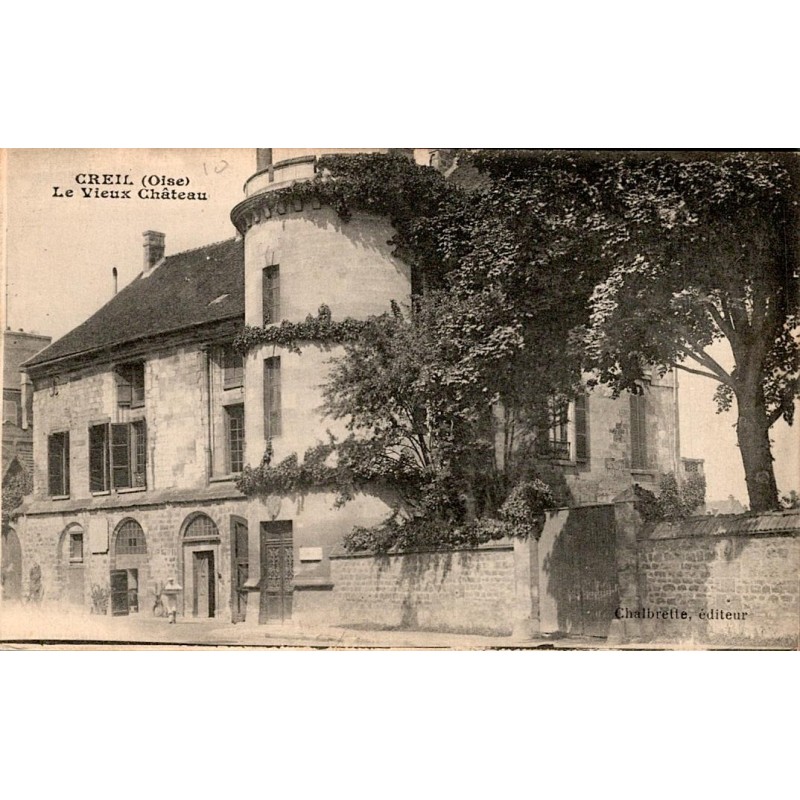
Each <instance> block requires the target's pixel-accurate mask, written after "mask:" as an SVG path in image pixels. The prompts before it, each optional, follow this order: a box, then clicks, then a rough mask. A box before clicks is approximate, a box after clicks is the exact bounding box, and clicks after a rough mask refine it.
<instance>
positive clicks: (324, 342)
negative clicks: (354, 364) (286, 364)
mask: <svg viewBox="0 0 800 800" xmlns="http://www.w3.org/2000/svg"><path fill="white" fill-rule="evenodd" d="M369 325H370V322H369V320H358V319H353V318H352V317H347V318H345V319H343V320H341V321H338V322H334V321H333V320H332V319H331V310H330V308H329V307H328V306H327V305H325V304H324V303H323V304H322V305H321V306H320V307H319V310H318V311H317V316H316V317H312V316H311V314H309V315H308V316H307V317H306V318H305V319H304V320H303V321H302V322H289V321H288V320H283V321H282V322H281V323H280V324H278V325H264V326H263V327H260V326H256V325H245V328H244V330H243V331H242V333H240V334H239V335H238V336H237V337H236V339H234V342H233V346H234V348H235V349H236V350H237V352H239V353H241V354H242V355H246V354H247V352H248V351H250V350H252V349H253V348H254V347H257V346H258V345H262V344H272V345H276V346H280V347H285V348H286V349H287V350H289V351H291V352H293V353H299V352H300V343H301V342H312V343H314V344H315V345H317V346H320V347H330V346H331V345H334V344H343V343H344V342H352V341H354V340H355V339H357V338H358V337H359V336H361V334H362V333H363V332H364V331H365V330H366V328H367V327H369Z"/></svg>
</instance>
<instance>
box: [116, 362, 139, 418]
mask: <svg viewBox="0 0 800 800" xmlns="http://www.w3.org/2000/svg"><path fill="white" fill-rule="evenodd" d="M116 372H117V405H119V406H123V407H126V408H128V407H129V408H141V407H142V406H144V364H143V363H141V362H139V363H135V364H121V365H120V366H118V367H117V370H116Z"/></svg>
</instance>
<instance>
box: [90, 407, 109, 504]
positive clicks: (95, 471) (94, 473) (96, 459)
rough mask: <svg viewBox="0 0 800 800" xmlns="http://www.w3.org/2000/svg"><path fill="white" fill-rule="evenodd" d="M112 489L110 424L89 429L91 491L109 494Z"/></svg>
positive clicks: (93, 426)
mask: <svg viewBox="0 0 800 800" xmlns="http://www.w3.org/2000/svg"><path fill="white" fill-rule="evenodd" d="M110 488H111V457H110V453H109V449H108V423H106V424H103V425H92V426H91V427H90V428H89V491H90V492H107V491H108V490H109V489H110Z"/></svg>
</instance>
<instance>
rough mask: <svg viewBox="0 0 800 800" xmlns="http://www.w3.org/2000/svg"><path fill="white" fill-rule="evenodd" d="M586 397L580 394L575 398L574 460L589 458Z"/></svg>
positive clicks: (586, 459)
mask: <svg viewBox="0 0 800 800" xmlns="http://www.w3.org/2000/svg"><path fill="white" fill-rule="evenodd" d="M587 406H588V398H587V397H586V395H585V394H580V395H578V396H577V397H576V398H575V460H576V461H588V460H589V420H588V408H587Z"/></svg>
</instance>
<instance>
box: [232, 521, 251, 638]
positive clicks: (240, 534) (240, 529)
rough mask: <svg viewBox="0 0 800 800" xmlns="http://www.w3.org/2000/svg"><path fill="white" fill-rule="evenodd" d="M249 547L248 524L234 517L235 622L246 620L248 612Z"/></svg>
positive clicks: (233, 601) (233, 614)
mask: <svg viewBox="0 0 800 800" xmlns="http://www.w3.org/2000/svg"><path fill="white" fill-rule="evenodd" d="M248 547H249V541H248V535H247V524H246V523H245V522H244V521H242V520H238V519H234V520H233V522H232V525H231V549H232V551H233V552H232V553H231V556H232V557H231V565H232V567H233V574H232V581H231V586H232V597H231V620H232V621H233V622H244V619H245V616H246V613H247V590H246V589H245V584H246V583H247V578H248V575H249V572H250V560H249V554H248Z"/></svg>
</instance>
